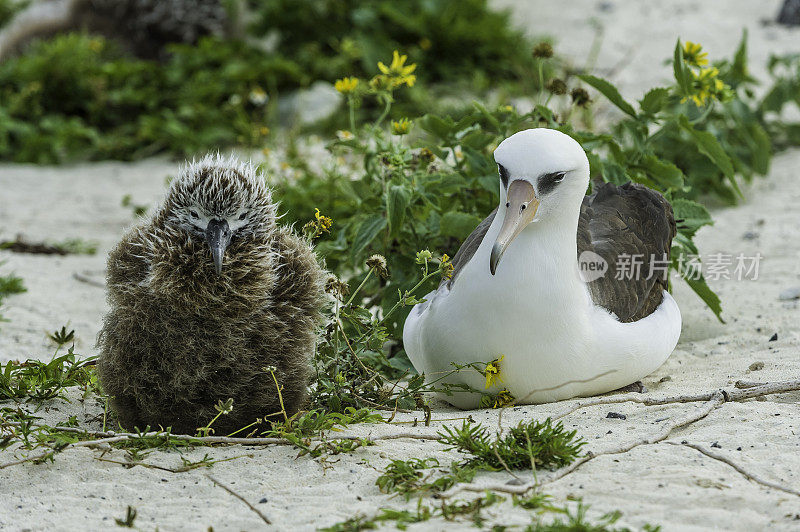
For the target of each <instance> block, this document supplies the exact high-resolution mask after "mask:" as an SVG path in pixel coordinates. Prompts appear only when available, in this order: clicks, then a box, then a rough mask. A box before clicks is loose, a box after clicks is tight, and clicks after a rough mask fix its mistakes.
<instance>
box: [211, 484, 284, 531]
mask: <svg viewBox="0 0 800 532" xmlns="http://www.w3.org/2000/svg"><path fill="white" fill-rule="evenodd" d="M206 477H208V480H210V481H211V482H213V483H214V484H216V485H217V486H219V487H220V488H222V489H224V490H225V491H227V492H228V493H230V494H231V495H233V496H234V497H236V498H237V499H239V500H240V501H242V502H243V503H245V504H246V505H247V507H248V508H250V509H251V510H253V511H254V512H255V513H256V514H257V515H258V516H259V517H260V518H261V520H262V521H264V522H265V523H266V524H268V525H271V524H272V521H270V520H269V518H268V517H267V516H266V515H264V514H263V513H261V510H259V509H258V508H256V507H255V506H253V505H252V504H250V501H248V500H247V499H245V498H244V497H242V496H241V495H239V494H238V493H236V492H235V491H233V490H232V489H231V488H229V487H228V486H226V485H225V484H223V483H222V482H220V481H219V480H217V479H215V478H214V477H212V476H211V475H206Z"/></svg>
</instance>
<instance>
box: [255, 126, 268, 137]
mask: <svg viewBox="0 0 800 532" xmlns="http://www.w3.org/2000/svg"><path fill="white" fill-rule="evenodd" d="M258 132H259V133H261V136H263V137H266V136H267V135H269V128H268V127H267V126H261V127H260V128H259V130H258Z"/></svg>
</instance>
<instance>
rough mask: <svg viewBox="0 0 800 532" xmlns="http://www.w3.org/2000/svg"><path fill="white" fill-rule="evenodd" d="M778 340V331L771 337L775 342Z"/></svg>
mask: <svg viewBox="0 0 800 532" xmlns="http://www.w3.org/2000/svg"><path fill="white" fill-rule="evenodd" d="M777 340H778V333H775V334H773V335H772V336H771V337H770V339H769V341H770V342H775V341H777Z"/></svg>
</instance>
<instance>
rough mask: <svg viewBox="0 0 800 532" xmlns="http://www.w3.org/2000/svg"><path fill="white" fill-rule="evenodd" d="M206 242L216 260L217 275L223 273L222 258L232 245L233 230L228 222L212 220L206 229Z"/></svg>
mask: <svg viewBox="0 0 800 532" xmlns="http://www.w3.org/2000/svg"><path fill="white" fill-rule="evenodd" d="M206 242H208V247H210V248H211V257H212V258H213V259H214V267H215V268H216V270H217V275H219V274H221V273H222V258H223V257H224V256H225V250H226V249H227V248H228V244H230V243H231V229H230V227H228V222H227V221H226V220H211V221H210V222H208V227H207V228H206Z"/></svg>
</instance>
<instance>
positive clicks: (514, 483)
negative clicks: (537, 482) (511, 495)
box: [506, 478, 524, 486]
mask: <svg viewBox="0 0 800 532" xmlns="http://www.w3.org/2000/svg"><path fill="white" fill-rule="evenodd" d="M522 484H524V482H522V481H521V480H520V479H518V478H512V479H511V480H509V481H508V482H506V486H520V485H522Z"/></svg>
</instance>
